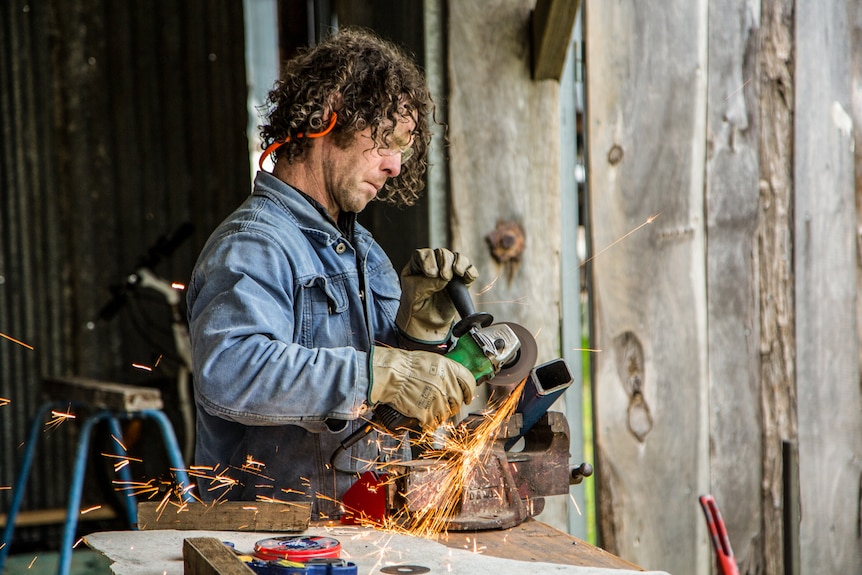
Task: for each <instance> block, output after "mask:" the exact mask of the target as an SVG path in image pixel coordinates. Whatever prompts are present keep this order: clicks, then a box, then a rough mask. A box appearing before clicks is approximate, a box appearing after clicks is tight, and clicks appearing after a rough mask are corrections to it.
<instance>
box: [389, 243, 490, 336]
mask: <svg viewBox="0 0 862 575" xmlns="http://www.w3.org/2000/svg"><path fill="white" fill-rule="evenodd" d="M478 275H479V272H478V271H477V270H476V267H475V266H473V265H472V264H471V263H470V260H468V259H467V258H466V257H465V256H463V255H461V254H458V253H456V252H452V251H449V250H447V249H445V248H437V249H435V250H432V249H431V248H422V249H418V250H416V251H415V252H413V255H412V256H411V258H410V261H408V262H407V265H405V266H404V269H403V270H402V271H401V305H400V307H399V308H398V314H397V315H396V316H395V324H396V325H397V326H398V329H400V330H401V332H402V333H403V334H404V335H406V336H407V337H409V338H410V339H413V340H415V341H418V342H421V343H431V344H437V343H444V342H446V340H447V339H448V338H449V332H450V330H451V329H452V323H453V321H454V320H455V306H454V305H453V304H452V300H451V298H450V297H449V295H448V294H447V293H446V291H445V290H446V285H447V284H448V283H449V282H450V281H451V280H452V278H453V277H456V276H460V277H462V278H463V279H464V283H465V284H466V285H467V286H468V287H469V286H470V284H471V283H473V282H474V281H475V280H476V278H477V277H478Z"/></svg>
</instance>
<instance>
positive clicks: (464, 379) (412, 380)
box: [368, 346, 476, 431]
mask: <svg viewBox="0 0 862 575" xmlns="http://www.w3.org/2000/svg"><path fill="white" fill-rule="evenodd" d="M370 372H371V373H370V376H371V384H370V386H369V389H368V400H369V402H370V403H371V405H376V404H377V403H387V404H389V405H391V406H392V407H394V408H395V409H396V410H398V411H399V412H400V413H402V414H403V415H406V416H407V417H412V418H413V419H416V420H418V421H419V424H420V425H421V426H422V429H424V430H426V431H427V430H432V429H435V428H436V427H438V426H439V425H440V424H442V423H443V421H445V420H446V419H447V418H449V417H450V416H452V415H454V414H455V413H457V412H458V410H459V409H460V408H461V404H462V403H465V404H466V403H470V402H471V401H472V400H473V394H474V393H475V391H476V380H475V379H474V378H473V374H472V373H470V370H469V369H467V368H466V367H464V366H463V365H461V364H460V363H458V362H455V361H452V360H451V359H449V358H447V357H445V356H442V355H440V354H437V353H433V352H430V351H407V350H404V349H397V348H390V347H381V346H374V347H373V348H372V350H371V366H370Z"/></svg>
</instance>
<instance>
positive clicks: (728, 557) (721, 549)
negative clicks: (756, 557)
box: [699, 495, 739, 575]
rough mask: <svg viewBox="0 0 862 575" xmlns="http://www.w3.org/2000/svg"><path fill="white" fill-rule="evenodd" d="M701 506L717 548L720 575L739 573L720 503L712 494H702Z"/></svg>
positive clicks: (713, 544) (716, 555)
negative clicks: (719, 507) (719, 506)
mask: <svg viewBox="0 0 862 575" xmlns="http://www.w3.org/2000/svg"><path fill="white" fill-rule="evenodd" d="M699 500H700V506H701V507H703V514H704V515H706V526H707V527H708V528H709V536H710V538H711V539H712V546H713V547H714V548H715V557H716V560H717V562H718V573H719V575H739V567H737V565H736V560H735V559H734V558H733V548H732V547H731V546H730V538H729V537H728V536H727V529H725V528H724V519H722V518H721V512H720V511H719V510H718V503H716V502H715V498H713V496H712V495H701V496H700V497H699Z"/></svg>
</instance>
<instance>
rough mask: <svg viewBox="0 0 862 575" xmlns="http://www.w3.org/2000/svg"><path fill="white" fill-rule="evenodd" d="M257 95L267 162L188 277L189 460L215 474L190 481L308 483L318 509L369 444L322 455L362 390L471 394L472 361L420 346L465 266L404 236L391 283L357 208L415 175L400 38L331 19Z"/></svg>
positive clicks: (453, 402)
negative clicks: (331, 26)
mask: <svg viewBox="0 0 862 575" xmlns="http://www.w3.org/2000/svg"><path fill="white" fill-rule="evenodd" d="M268 104H269V110H268V113H267V118H266V122H267V123H266V125H264V126H263V127H262V129H261V135H262V137H263V139H264V142H265V143H266V144H267V146H266V151H265V153H264V158H265V157H272V159H273V161H274V166H275V167H274V169H273V171H272V173H268V172H265V171H263V170H261V172H259V173H258V175H257V177H256V179H255V183H254V190H253V192H252V194H251V196H250V197H249V198H248V199H247V200H246V201H245V203H243V204H242V205H241V206H240V207H239V208H238V209H237V210H236V211H235V212H234V213H233V214H231V215H230V216H229V217H228V218H227V219H226V220H225V221H224V222H223V223H222V224H221V225H220V226H219V227H218V228H217V229H216V230H215V231H214V232H213V234H212V236H211V237H210V239H209V240H208V242H207V243H206V245H205V246H204V248H203V250H202V252H201V254H200V257H199V259H198V262H197V264H196V266H195V269H194V271H193V274H192V279H191V282H190V285H189V292H188V310H189V321H190V333H191V342H192V352H193V358H194V373H195V398H196V405H197V410H198V422H197V446H196V451H197V453H196V463H197V464H198V465H201V466H208V467H210V468H212V470H213V471H212V472H211V474H212V476H213V478H215V477H216V476H218V477H219V479H218V480H215V479H214V480H213V481H211V482H207V481H199V492H200V495H201V496H202V497H203V498H204V499H213V498H230V499H239V500H255V499H257V498H259V497H269V498H274V499H278V500H296V499H305V498H307V499H308V500H309V501H310V502H311V503H312V513H313V515H314V516H315V517H333V514H334V513H336V512H337V511H338V509H339V506H338V503H337V501H338V500H339V499H340V497H341V496H342V495H343V493H344V491H345V490H346V489H347V488H348V487H349V486H350V485H351V484H352V483H353V482H354V481H355V479H356V473H357V472H359V471H361V470H362V469H363V468H367V467H368V466H369V465H370V464H372V463H373V462H374V461H375V459H376V458H377V457H378V456H379V454H378V449H377V443H376V442H375V441H374V439H375V438H374V437H373V436H371V437H369V438H367V439H366V440H365V441H361V442H359V443H358V444H356V445H355V446H354V447H353V448H351V450H350V451H348V452H347V453H345V454H344V455H343V456H341V457H340V458H339V460H338V461H337V464H336V469H335V470H332V469H328V468H327V465H326V464H327V463H328V462H329V458H330V455H331V454H332V453H333V452H334V451H335V450H336V448H337V447H338V446H339V444H340V441H341V440H342V439H344V438H345V437H346V436H347V435H348V434H349V433H350V432H351V431H353V430H354V429H356V428H357V427H358V426H359V425H361V424H362V423H364V421H365V420H366V419H368V418H369V417H370V416H371V412H370V408H372V407H374V406H375V405H377V404H378V403H387V404H390V405H392V406H393V407H395V408H396V409H397V410H398V411H400V412H401V413H403V414H404V415H406V416H408V417H412V418H415V419H417V420H418V421H419V422H420V424H421V425H422V427H423V428H425V429H433V428H435V427H436V426H438V425H439V424H440V423H441V422H443V421H444V420H445V419H446V418H447V417H450V416H451V415H453V414H454V413H455V412H457V411H458V409H459V408H460V406H461V405H462V404H464V403H469V402H470V401H471V399H472V397H473V393H474V391H475V381H474V379H473V376H472V374H471V373H470V371H469V370H467V369H466V368H465V367H463V366H461V365H459V364H458V363H456V362H453V361H451V360H449V359H447V358H445V357H444V356H442V355H441V354H440V353H435V352H432V351H428V350H430V349H435V350H437V351H439V350H440V349H441V348H443V349H445V344H446V343H447V341H448V340H449V338H450V332H451V325H452V322H453V320H454V316H455V310H454V308H453V306H452V303H451V300H450V299H449V298H448V297H447V296H446V294H445V292H444V290H445V287H446V284H447V283H448V281H449V280H451V279H452V278H453V277H455V276H460V277H462V278H463V279H464V281H465V282H466V283H467V284H468V285H469V283H470V282H472V281H473V280H474V279H475V278H476V269H475V267H473V266H472V265H470V262H469V261H467V259H466V258H464V257H463V256H460V255H458V254H455V253H453V252H450V251H448V250H445V249H437V250H430V249H422V250H417V252H416V253H415V254H414V255H413V257H412V259H411V260H410V262H408V264H407V266H405V268H404V270H403V271H402V278H401V279H402V282H403V286H402V285H399V278H398V274H397V273H396V272H395V270H394V269H393V267H392V264H391V262H390V261H389V259H388V257H387V256H386V255H385V254H384V253H383V251H382V250H381V248H380V247H379V246H378V245H377V244H376V243H375V242H374V240H373V239H372V237H371V235H370V234H369V233H368V231H367V230H366V229H364V228H363V227H362V226H361V225H359V224H358V223H357V222H356V214H357V213H359V212H361V211H362V210H363V208H365V206H366V205H367V204H368V203H369V202H370V201H372V200H374V199H379V200H384V201H389V202H392V203H394V204H401V205H410V204H412V203H413V202H414V201H415V200H416V198H417V197H418V193H419V192H420V191H421V188H422V185H423V179H422V176H423V174H424V171H425V155H426V150H427V146H428V143H429V141H430V132H429V127H428V121H429V116H430V115H431V114H432V113H433V102H432V100H431V97H430V94H429V93H428V89H427V87H426V84H425V81H424V79H423V77H422V75H421V73H420V72H419V70H418V68H417V67H416V65H415V64H414V63H413V62H412V61H410V60H409V59H408V58H407V57H406V56H404V55H403V54H402V53H401V52H400V51H399V50H398V49H397V48H395V47H394V46H393V45H391V44H389V43H387V42H384V41H382V40H380V39H379V38H377V37H376V36H373V35H372V34H370V33H368V32H361V31H353V30H345V31H341V32H339V33H338V34H336V35H334V36H333V37H331V38H329V39H328V40H326V41H324V42H322V43H321V44H319V45H318V46H316V47H315V48H312V49H310V50H308V51H306V52H304V53H302V54H300V55H299V56H297V57H296V58H295V59H293V60H291V61H290V62H288V63H287V64H286V67H285V69H284V71H283V73H282V77H281V79H280V80H279V81H278V83H277V84H276V85H275V87H274V89H273V90H272V92H271V93H270V94H269V101H268ZM261 165H263V158H262V160H261ZM402 288H403V289H402ZM407 343H411V344H413V347H418V348H422V349H418V350H415V351H408V350H406V349H401V348H402V347H408V346H407V345H406V344H407ZM225 478H230V480H229V481H228V480H225Z"/></svg>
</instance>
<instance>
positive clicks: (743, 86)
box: [724, 78, 751, 102]
mask: <svg viewBox="0 0 862 575" xmlns="http://www.w3.org/2000/svg"><path fill="white" fill-rule="evenodd" d="M749 82H751V78H749V79H748V80H746V81H745V82H743V83H742V86H740V87H739V88H737V89H736V90H734V91H733V92H731V93H730V94H728V95H727V97H726V98H725V99H724V101H725V102H727V101H728V100H730V98H731V97H733V95H734V94H736V93H737V92H739V91H740V90H742V89H743V88H745V87H746V86H748V83H749Z"/></svg>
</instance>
